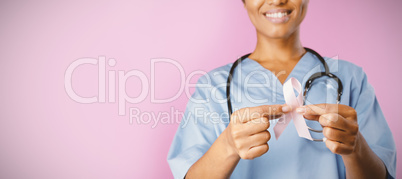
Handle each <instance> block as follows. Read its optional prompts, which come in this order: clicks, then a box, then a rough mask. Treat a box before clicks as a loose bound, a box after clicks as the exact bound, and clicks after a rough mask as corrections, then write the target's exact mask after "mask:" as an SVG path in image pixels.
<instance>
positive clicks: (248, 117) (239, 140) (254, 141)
mask: <svg viewBox="0 0 402 179" xmlns="http://www.w3.org/2000/svg"><path fill="white" fill-rule="evenodd" d="M284 111H286V112H288V111H290V108H289V107H287V106H282V105H264V106H257V107H250V108H243V109H240V110H238V111H235V112H234V113H233V114H232V116H231V121H230V123H229V125H228V127H227V128H226V130H225V132H226V140H227V142H228V144H229V147H230V148H231V149H232V151H234V153H235V154H236V155H238V156H239V157H240V158H242V159H254V158H256V157H259V156H261V155H263V154H265V153H266V152H267V151H268V149H269V146H268V141H269V140H270V139H271V134H270V133H269V131H268V130H267V129H268V128H269V126H270V124H269V120H270V119H276V118H279V117H280V116H281V115H282V114H283V112H284Z"/></svg>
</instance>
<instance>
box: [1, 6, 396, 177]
mask: <svg viewBox="0 0 402 179" xmlns="http://www.w3.org/2000/svg"><path fill="white" fill-rule="evenodd" d="M401 6H402V1H400V0H384V1H377V0H365V1H350V0H338V1H334V0H310V6H309V12H308V15H307V17H306V19H305V22H304V24H303V25H302V42H303V45H305V46H307V47H311V48H314V49H315V50H317V51H318V52H320V53H321V54H322V55H324V56H329V57H332V56H335V55H339V58H340V59H345V60H348V61H351V62H353V63H356V64H357V65H359V66H362V67H363V68H364V70H365V71H366V72H367V74H368V77H369V81H370V82H371V84H372V85H373V86H374V88H375V90H376V93H377V97H378V99H379V101H380V104H381V106H382V109H383V112H384V114H385V116H386V118H387V121H388V123H389V125H390V127H391V130H392V132H393V134H394V138H395V142H396V145H397V148H398V152H399V153H401V152H402V142H401V141H402V140H401V137H402V130H401V129H400V127H401V124H402V122H401V119H400V112H398V111H400V109H398V107H399V101H401V97H400V88H401V87H402V86H401V83H400V81H401V80H400V79H399V78H398V77H400V76H402V72H401V70H400V67H401V65H402V62H401V60H400V59H399V58H401V57H402V49H401V42H402V35H401V32H402V23H400V18H401V17H402V11H400V7H401ZM255 41H256V39H255V32H254V29H253V26H252V25H251V23H250V22H249V20H248V16H247V14H246V11H245V10H244V9H243V7H242V3H241V1H240V0H234V1H233V0H219V1H217V0H214V1H184V0H169V1H167V0H143V1H124V0H115V1H96V2H95V1H88V0H85V1H83V0H79V1H78V0H76V1H50V0H37V1H20V0H3V1H1V2H0V59H1V60H0V84H1V93H0V99H1V102H0V106H1V113H0V142H1V147H0V158H1V162H0V178H58V179H62V178H66V179H70V178H105V179H106V178H172V175H171V172H170V169H169V166H168V164H167V161H166V156H167V152H168V149H169V147H170V143H171V141H172V139H173V136H174V133H175V131H176V128H177V126H178V122H167V123H164V124H158V125H157V126H156V127H155V128H152V125H153V124H152V123H151V124H138V123H136V122H133V123H132V124H130V122H129V117H128V116H127V115H126V116H119V115H118V105H117V102H115V103H112V102H108V101H107V102H106V103H93V104H80V103H77V102H75V101H73V100H72V99H71V98H70V97H69V96H68V95H67V93H66V91H65V89H64V74H65V71H66V69H67V68H68V66H69V65H70V64H71V63H72V62H74V61H75V60H77V59H80V58H83V57H91V58H98V57H99V56H105V57H106V58H107V59H109V58H114V59H116V62H117V64H116V66H114V67H108V68H107V71H123V70H125V71H130V70H139V71H141V72H143V73H144V74H145V75H146V76H147V77H150V76H151V74H150V68H151V67H150V59H151V58H159V57H166V58H170V59H174V60H175V61H177V62H179V63H180V64H181V66H182V67H183V68H184V70H185V74H187V75H188V74H190V73H191V72H193V71H195V70H205V71H208V70H211V69H213V68H215V67H218V66H221V65H224V64H227V63H229V62H232V61H233V60H235V58H236V57H238V56H240V55H243V54H245V53H247V52H250V51H252V50H253V48H254V45H255ZM155 77H156V82H155V85H156V91H155V93H156V94H155V95H156V97H158V98H167V97H170V96H174V94H175V93H176V92H177V91H178V90H179V88H180V81H179V80H178V79H179V78H180V73H179V71H178V70H177V69H176V68H175V67H173V66H172V65H166V64H165V65H160V66H158V68H157V72H156V74H155ZM191 81H192V82H194V81H196V78H194V79H192V80H191ZM106 84H108V83H106ZM97 85H98V82H97V67H96V66H95V65H83V66H81V67H79V68H77V70H76V71H75V72H74V75H73V87H74V90H75V91H77V93H79V94H80V95H82V96H96V95H97V94H98V92H97V89H98V86H97ZM145 87H146V86H145ZM142 89H144V86H142V85H141V83H140V80H139V79H138V78H132V79H129V80H128V81H127V88H126V91H127V93H128V94H129V95H130V96H137V95H138V94H139V93H140V92H141V90H142ZM148 94H150V93H148ZM150 99H151V98H150V95H148V96H147V98H145V100H144V101H142V102H140V103H138V104H127V109H128V108H133V107H136V108H138V109H140V110H141V111H148V112H151V113H154V114H156V115H157V114H158V113H161V112H169V111H170V109H171V108H173V109H176V110H179V111H183V110H184V109H185V104H186V102H187V100H188V98H187V97H186V95H185V94H182V95H181V96H180V97H179V98H178V99H176V100H174V101H173V102H169V103H162V104H155V103H152V102H151V100H150ZM400 156H401V155H399V157H398V164H399V165H398V173H397V175H398V176H402V170H401V169H402V168H401V167H402V162H401V161H402V158H401V157H400Z"/></svg>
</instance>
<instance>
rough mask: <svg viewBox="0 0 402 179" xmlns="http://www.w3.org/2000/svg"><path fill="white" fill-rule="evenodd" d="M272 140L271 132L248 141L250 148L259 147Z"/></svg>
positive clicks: (250, 138)
mask: <svg viewBox="0 0 402 179" xmlns="http://www.w3.org/2000/svg"><path fill="white" fill-rule="evenodd" d="M270 139H271V134H270V133H269V131H263V132H259V133H257V134H254V135H251V136H250V137H249V138H248V139H247V140H248V142H249V146H251V147H253V146H258V145H262V144H265V143H267V142H268V141H269V140H270Z"/></svg>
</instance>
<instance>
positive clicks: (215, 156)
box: [186, 105, 288, 178]
mask: <svg viewBox="0 0 402 179" xmlns="http://www.w3.org/2000/svg"><path fill="white" fill-rule="evenodd" d="M286 109H288V108H285V110H286ZM283 111H284V110H283V109H282V106H281V105H266V106H258V107H252V108H243V109H240V110H238V111H236V112H234V113H233V115H232V116H231V121H230V123H229V125H228V127H227V128H226V129H225V130H224V131H223V132H222V134H221V135H220V136H219V137H218V138H217V140H216V141H215V142H214V143H213V144H212V146H211V147H210V148H209V150H208V151H207V152H206V153H205V154H204V155H203V156H202V157H201V158H200V159H199V160H198V161H197V162H196V163H195V164H194V165H192V166H191V168H190V169H189V170H188V172H187V175H186V178H229V177H230V175H231V174H232V172H233V170H234V169H235V168H236V165H237V163H238V162H239V160H240V158H242V159H254V158H256V157H259V156H261V155H263V154H265V153H266V152H267V151H268V148H269V147H268V144H267V142H268V141H269V139H270V138H271V135H270V134H269V132H268V131H267V129H268V128H269V119H270V118H277V117H279V116H280V115H282V113H283Z"/></svg>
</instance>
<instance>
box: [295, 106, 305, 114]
mask: <svg viewBox="0 0 402 179" xmlns="http://www.w3.org/2000/svg"><path fill="white" fill-rule="evenodd" d="M296 112H298V113H302V114H303V113H305V112H306V108H304V107H300V108H297V109H296Z"/></svg>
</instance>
